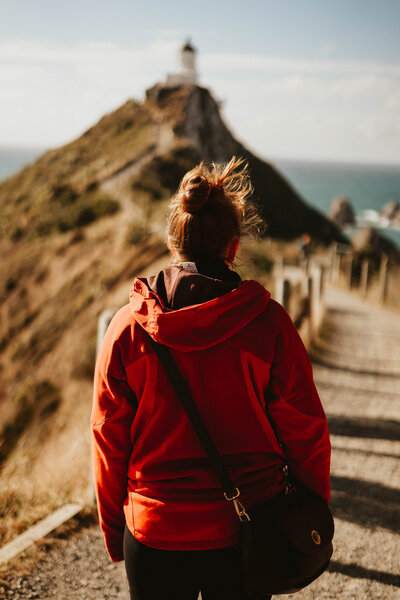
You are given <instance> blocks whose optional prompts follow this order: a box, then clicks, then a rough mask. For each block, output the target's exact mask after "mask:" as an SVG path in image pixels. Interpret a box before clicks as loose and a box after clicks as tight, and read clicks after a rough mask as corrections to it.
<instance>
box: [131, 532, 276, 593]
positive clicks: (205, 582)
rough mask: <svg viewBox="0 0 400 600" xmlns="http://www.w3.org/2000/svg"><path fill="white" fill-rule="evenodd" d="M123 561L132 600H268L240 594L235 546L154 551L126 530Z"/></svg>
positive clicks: (237, 554)
mask: <svg viewBox="0 0 400 600" xmlns="http://www.w3.org/2000/svg"><path fill="white" fill-rule="evenodd" d="M124 558H125V568H126V574H127V576H128V581H129V588H130V593H131V600H197V598H198V595H199V592H200V591H201V596H202V600H269V599H270V598H271V596H249V595H244V594H243V593H242V592H241V586H240V569H239V553H238V547H237V546H232V547H230V548H222V549H220V550H191V551H177V550H157V549H155V548H149V547H148V546H145V545H144V544H141V543H140V542H138V541H137V540H136V539H135V538H134V537H133V535H132V534H131V532H130V531H129V529H128V528H127V527H125V536H124Z"/></svg>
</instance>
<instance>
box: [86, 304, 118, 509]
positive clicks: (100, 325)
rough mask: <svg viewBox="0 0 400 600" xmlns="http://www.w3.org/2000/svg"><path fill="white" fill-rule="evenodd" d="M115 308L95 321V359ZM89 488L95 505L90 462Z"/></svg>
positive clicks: (91, 500)
mask: <svg viewBox="0 0 400 600" xmlns="http://www.w3.org/2000/svg"><path fill="white" fill-rule="evenodd" d="M117 310H118V309H117V308H108V309H106V310H103V312H102V313H101V315H100V316H99V320H98V321H97V342H96V357H97V355H98V353H99V350H100V348H101V344H102V343H103V339H104V336H105V335H106V331H107V329H108V326H109V324H110V322H111V320H112V318H113V316H114V315H115V313H116V312H117ZM89 469H90V470H89V487H88V494H87V495H88V502H89V504H96V492H95V489H94V477H93V467H92V461H90V467H89Z"/></svg>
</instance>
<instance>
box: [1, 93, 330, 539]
mask: <svg viewBox="0 0 400 600" xmlns="http://www.w3.org/2000/svg"><path fill="white" fill-rule="evenodd" d="M233 154H236V155H239V156H244V157H246V158H247V159H248V160H249V163H250V168H251V171H252V177H253V181H254V184H255V194H256V198H257V200H258V202H259V203H260V205H261V207H262V209H263V211H264V214H265V216H266V218H267V220H268V225H269V229H268V234H269V235H271V236H275V237H282V238H288V239H290V238H293V237H295V236H298V235H299V234H300V233H302V232H308V233H310V234H312V235H313V237H315V238H317V239H319V240H321V241H323V242H325V243H328V242H329V241H331V240H332V239H340V237H341V236H340V233H339V232H338V230H337V229H336V228H335V227H334V226H333V225H332V224H330V223H329V221H327V220H326V219H325V218H324V217H323V216H322V215H319V214H318V213H317V212H316V211H314V210H313V209H311V208H309V207H307V206H306V205H305V204H304V203H303V202H302V200H301V199H300V198H299V196H298V195H297V194H296V193H295V191H294V190H293V189H292V188H291V187H290V185H289V184H288V183H287V182H286V181H285V180H284V179H283V178H282V177H281V175H279V173H277V171H276V170H274V169H273V167H272V166H271V165H268V164H267V163H265V162H263V161H261V160H259V159H257V158H256V157H254V156H253V155H252V154H251V153H250V152H248V151H247V150H246V149H245V148H244V147H243V146H242V145H241V144H240V143H239V142H237V141H236V140H235V139H234V138H233V137H232V135H231V134H230V133H229V131H228V130H227V128H226V127H225V125H224V123H223V121H222V120H221V117H220V115H219V111H218V107H217V104H216V103H215V101H214V100H213V98H212V97H211V95H210V93H209V92H208V91H207V90H205V89H202V88H198V87H192V88H191V87H181V88H176V89H172V90H171V89H169V90H166V89H163V88H161V87H159V86H156V87H155V88H152V89H151V90H149V92H148V97H147V99H146V101H145V102H143V103H138V102H135V101H133V100H130V101H128V102H126V103H125V104H124V105H123V106H121V108H119V109H118V110H116V111H115V112H113V113H111V114H109V115H106V116H105V117H103V118H102V119H101V120H100V121H99V122H98V123H97V124H96V125H95V126H94V127H92V128H91V129H89V130H88V131H87V132H85V133H84V134H83V135H82V136H81V137H80V138H78V139H77V140H75V141H74V142H72V143H70V144H68V145H66V146H64V147H62V148H58V149H56V150H52V151H50V152H47V153H46V154H44V155H43V156H42V157H40V158H39V159H38V160H37V161H36V162H35V163H33V164H32V165H30V166H28V167H26V168H25V169H23V170H22V171H21V172H20V173H18V174H16V175H14V176H13V177H11V178H9V179H8V180H6V181H4V182H2V183H1V184H0V252H1V256H2V261H1V266H0V269H1V272H0V298H1V307H0V376H1V386H0V406H1V421H0V436H1V438H0V467H1V469H2V470H1V476H0V477H1V488H0V489H1V491H0V516H3V517H4V518H5V519H6V520H7V515H9V516H10V518H12V519H14V522H15V520H17V521H18V518H19V519H20V520H19V521H18V522H19V523H20V527H23V526H24V520H25V519H27V520H28V521H29V520H31V518H36V517H38V516H41V512H46V511H47V510H48V507H49V506H52V505H56V504H59V503H60V502H62V501H63V500H65V499H70V500H79V499H80V498H82V496H83V494H84V491H85V489H86V486H87V483H88V477H89V476H88V474H89V433H88V419H89V413H90V402H91V378H92V372H93V362H94V355H95V341H96V327H97V319H98V316H99V314H100V313H101V312H102V310H104V309H105V308H108V307H111V306H115V307H119V306H121V305H122V304H124V303H126V301H127V298H128V291H129V287H130V285H131V282H132V279H133V277H134V276H135V275H137V274H143V273H146V272H150V271H155V270H156V269H158V268H159V267H161V266H163V265H164V264H165V263H166V262H167V261H168V256H167V250H166V245H165V240H164V235H165V207H166V204H167V202H168V200H169V198H170V196H171V193H173V191H174V190H175V189H176V187H177V184H178V182H179V180H180V178H181V177H182V175H183V174H184V173H185V172H186V170H187V169H189V168H190V167H192V166H193V165H194V164H196V163H197V162H199V161H200V160H203V159H205V160H226V159H229V158H230V157H231V156H232V155H233ZM10 498H11V499H12V498H14V499H15V503H13V502H10ZM21 498H22V499H23V500H21ZM10 507H11V508H10ZM18 515H19V516H18ZM21 515H23V516H21ZM6 520H5V521H3V523H4V522H6ZM0 535H2V536H3V538H4V539H7V537H8V536H9V535H10V530H9V529H8V528H7V526H5V525H3V529H0Z"/></svg>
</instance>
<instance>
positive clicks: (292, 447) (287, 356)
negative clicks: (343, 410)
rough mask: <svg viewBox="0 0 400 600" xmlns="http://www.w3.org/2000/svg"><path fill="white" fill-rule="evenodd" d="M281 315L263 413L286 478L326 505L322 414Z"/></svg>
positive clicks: (307, 364)
mask: <svg viewBox="0 0 400 600" xmlns="http://www.w3.org/2000/svg"><path fill="white" fill-rule="evenodd" d="M282 313H283V314H282V325H281V327H280V329H279V332H278V334H277V336H276V340H275V353H274V360H273V364H272V366H271V371H270V382H269V387H268V390H267V394H266V401H267V410H268V412H269V415H270V416H271V418H272V420H273V422H274V423H275V425H276V429H277V433H278V435H279V437H280V441H281V443H282V444H283V446H284V451H285V454H286V456H287V459H288V463H289V468H290V470H291V472H292V473H293V474H294V476H295V477H297V478H298V479H299V480H300V481H301V482H303V483H304V484H305V485H307V486H308V487H309V488H310V489H312V490H313V491H314V492H316V493H317V494H319V495H320V496H322V497H323V498H325V500H329V497H330V485H329V472H330V456H331V445H330V440H329V432H328V425H327V421H326V417H325V413H324V410H323V408H322V404H321V401H320V399H319V396H318V393H317V390H316V387H315V384H314V380H313V373H312V366H311V361H310V358H309V356H308V354H307V351H306V349H305V347H304V344H303V342H302V340H301V338H300V336H299V334H298V333H297V330H296V328H295V327H294V325H293V323H292V321H291V319H290V317H289V316H288V315H287V313H286V312H285V311H283V309H282Z"/></svg>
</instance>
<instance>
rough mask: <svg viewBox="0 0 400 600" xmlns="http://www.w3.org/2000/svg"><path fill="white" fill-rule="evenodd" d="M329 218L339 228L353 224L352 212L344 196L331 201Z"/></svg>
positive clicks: (354, 220)
mask: <svg viewBox="0 0 400 600" xmlns="http://www.w3.org/2000/svg"><path fill="white" fill-rule="evenodd" d="M329 218H330V220H331V221H333V223H335V224H336V225H337V226H338V227H340V228H343V227H345V226H346V225H354V224H355V222H356V219H355V215H354V210H353V207H352V205H351V203H350V200H349V199H348V198H347V197H346V196H337V197H336V198H334V199H333V200H332V204H331V209H330V212H329Z"/></svg>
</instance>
